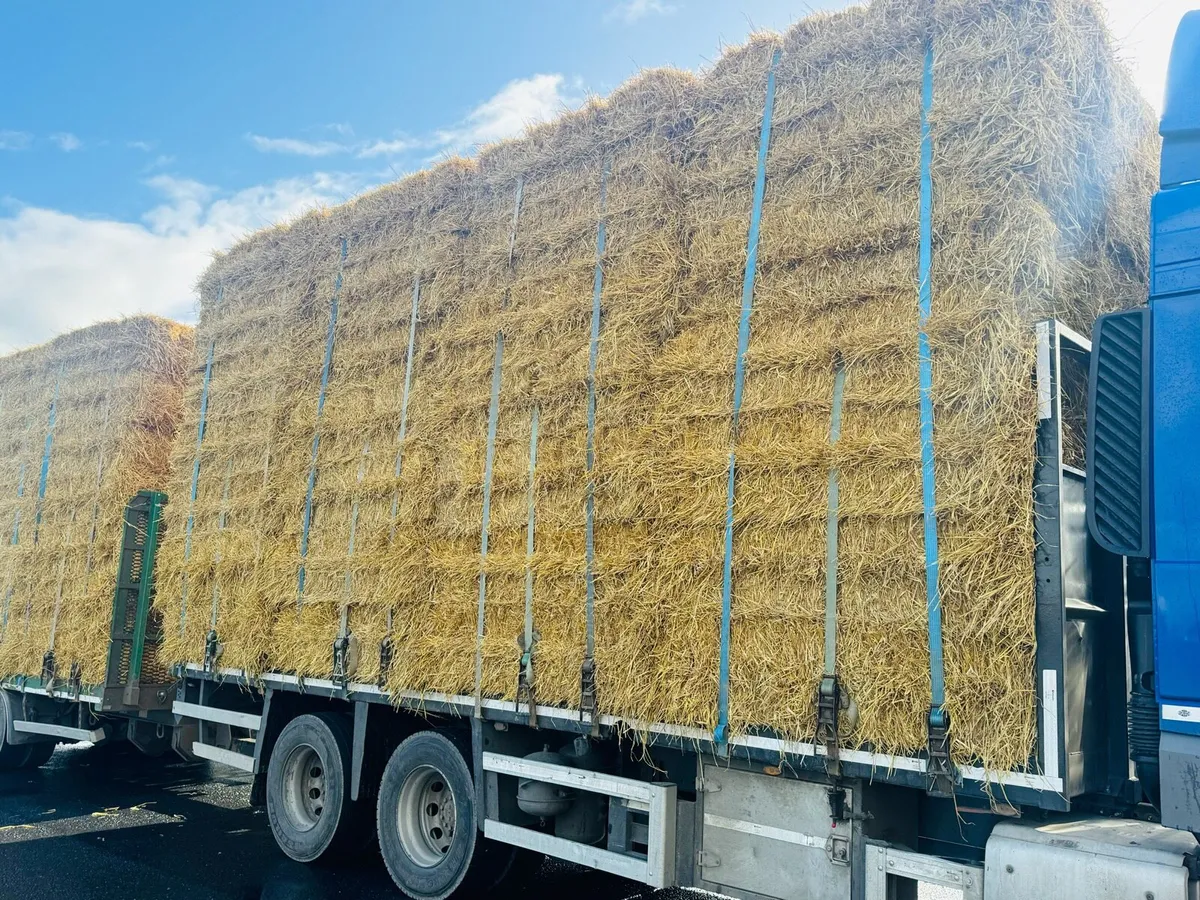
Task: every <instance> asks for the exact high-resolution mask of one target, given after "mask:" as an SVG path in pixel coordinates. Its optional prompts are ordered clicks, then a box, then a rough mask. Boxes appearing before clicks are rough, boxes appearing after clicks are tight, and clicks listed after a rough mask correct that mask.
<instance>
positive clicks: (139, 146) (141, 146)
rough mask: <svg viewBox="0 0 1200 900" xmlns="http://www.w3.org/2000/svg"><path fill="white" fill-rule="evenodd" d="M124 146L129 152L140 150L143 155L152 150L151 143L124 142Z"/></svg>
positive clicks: (152, 143)
mask: <svg viewBox="0 0 1200 900" xmlns="http://www.w3.org/2000/svg"><path fill="white" fill-rule="evenodd" d="M125 146H126V147H128V148H129V149H130V150H141V151H142V152H143V153H149V152H150V151H151V150H153V149H154V146H155V144H154V142H153V141H126V142H125Z"/></svg>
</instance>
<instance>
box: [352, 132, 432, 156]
mask: <svg viewBox="0 0 1200 900" xmlns="http://www.w3.org/2000/svg"><path fill="white" fill-rule="evenodd" d="M428 146H429V144H428V143H427V142H423V141H419V140H416V139H414V138H404V137H401V138H396V139H394V140H391V141H375V142H374V143H372V144H364V145H363V146H362V147H361V148H360V149H359V151H358V155H359V157H360V158H361V159H368V158H370V157H372V156H398V155H399V154H401V153H408V152H409V151H410V150H415V149H417V148H418V147H428Z"/></svg>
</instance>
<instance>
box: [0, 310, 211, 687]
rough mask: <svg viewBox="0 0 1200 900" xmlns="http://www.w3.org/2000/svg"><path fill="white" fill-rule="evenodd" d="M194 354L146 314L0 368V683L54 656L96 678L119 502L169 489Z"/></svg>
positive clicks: (10, 359)
mask: <svg viewBox="0 0 1200 900" xmlns="http://www.w3.org/2000/svg"><path fill="white" fill-rule="evenodd" d="M191 356H192V329H190V328H187V327H185V326H182V325H177V324H175V323H174V322H168V321H166V320H165V319H159V318H154V317H149V316H145V317H137V318H130V319H124V320H122V321H119V322H105V323H103V324H100V325H94V326H92V327H90V328H84V329H81V330H79V331H74V332H71V333H70V334H66V335H63V336H62V337H59V338H56V339H55V340H53V341H51V342H50V343H48V344H44V345H42V346H40V347H35V348H33V349H31V350H24V351H21V352H19V353H14V354H12V355H10V356H6V357H3V358H0V404H2V406H0V448H2V451H0V528H3V529H4V532H3V539H2V540H0V578H2V579H3V585H0V591H2V592H3V593H0V675H3V676H4V677H8V676H11V675H15V674H25V675H34V676H37V675H40V674H41V672H42V660H43V657H44V655H45V654H46V652H47V651H48V650H53V651H54V658H55V663H56V674H57V677H59V678H61V679H63V680H65V679H66V678H67V677H68V675H69V673H70V672H71V669H72V667H73V666H74V665H75V664H78V666H79V672H80V675H81V677H82V679H83V682H84V683H85V684H96V683H102V682H103V680H104V666H105V659H106V656H107V653H108V639H109V627H110V623H111V620H112V604H113V591H114V589H115V586H116V574H117V561H118V555H119V551H120V543H121V537H122V532H123V514H124V511H125V506H126V504H127V503H128V502H129V499H130V498H131V497H132V496H133V495H134V494H136V493H137V492H138V491H139V490H143V489H152V490H162V489H163V488H164V487H165V486H166V480H167V465H168V461H169V458H170V447H171V443H172V440H173V439H174V436H175V426H176V424H177V422H178V421H179V418H180V412H181V402H180V401H181V399H182V394H183V385H184V381H185V379H186V377H187V367H188V364H189V361H190V359H191ZM43 485H44V496H42V497H40V498H39V489H40V488H41V487H42V486H43Z"/></svg>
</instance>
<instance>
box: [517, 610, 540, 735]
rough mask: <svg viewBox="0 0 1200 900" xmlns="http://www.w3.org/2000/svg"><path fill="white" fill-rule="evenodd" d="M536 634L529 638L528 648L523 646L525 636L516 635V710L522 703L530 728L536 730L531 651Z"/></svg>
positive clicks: (535, 701) (535, 642) (535, 643)
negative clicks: (518, 653) (517, 652)
mask: <svg viewBox="0 0 1200 900" xmlns="http://www.w3.org/2000/svg"><path fill="white" fill-rule="evenodd" d="M538 637H539V635H538V633H537V632H536V631H535V632H533V633H532V634H531V635H530V637H529V646H528V647H526V646H525V635H524V634H520V635H517V649H518V650H520V651H521V658H520V661H519V662H518V664H517V666H518V668H517V710H518V711H519V710H520V709H521V704H522V703H524V704H525V707H526V710H527V715H528V717H529V718H528V723H529V727H530V728H537V727H538V721H537V697H536V695H535V694H534V690H533V650H534V648H535V647H536V646H537V642H538Z"/></svg>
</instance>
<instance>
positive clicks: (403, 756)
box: [375, 731, 540, 900]
mask: <svg viewBox="0 0 1200 900" xmlns="http://www.w3.org/2000/svg"><path fill="white" fill-rule="evenodd" d="M462 743H463V745H464V746H462V747H460V746H459V745H458V743H456V742H455V741H454V740H452V739H451V738H449V737H447V736H446V735H443V734H440V733H438V732H436V731H419V732H417V733H416V734H414V735H412V736H411V737H409V738H408V739H406V740H405V741H404V742H403V743H402V744H400V746H399V747H397V748H396V750H395V751H394V752H393V753H392V758H391V759H390V760H388V764H387V768H385V769H384V771H383V780H382V781H381V782H380V785H379V802H378V805H377V807H376V818H375V828H376V831H377V833H378V835H379V850H380V853H381V854H382V856H383V861H384V863H385V864H386V865H387V868H388V872H389V873H391V876H392V880H393V881H395V882H396V886H397V887H398V888H400V890H401V891H403V892H404V893H405V894H406V895H408V896H409V897H412V898H413V900H445V898H447V897H450V896H451V895H456V896H461V897H486V896H491V892H492V889H493V888H495V887H496V886H497V885H499V884H500V882H501V881H504V880H505V879H506V878H507V877H508V876H509V875H510V874H513V875H515V874H516V873H517V869H518V868H520V869H524V868H526V865H527V863H528V861H529V856H528V855H522V852H521V851H519V850H517V848H515V847H508V846H505V845H503V844H498V843H496V842H495V841H489V840H485V839H484V838H483V836H482V835H480V834H479V831H478V829H477V828H476V826H475V784H474V780H473V779H472V777H471V770H470V768H469V767H468V766H467V762H466V756H467V755H469V748H468V747H467V746H466V742H465V741H463V742H462ZM431 772H432V773H434V774H433V775H432V776H431V775H430V773H431ZM430 777H433V778H434V780H433V782H429V781H428V779H429V778H430ZM423 785H425V786H424V787H423ZM439 785H440V787H439ZM429 792H433V793H434V794H437V795H440V796H444V795H445V793H447V792H448V793H449V795H450V799H451V800H452V808H453V816H452V818H451V819H447V820H442V821H445V822H446V823H447V824H448V823H449V821H451V820H452V821H453V828H454V831H453V834H452V835H451V836H449V838H448V839H447V838H446V836H445V834H444V833H443V834H439V835H436V836H434V835H433V834H431V836H430V837H431V841H430V843H425V842H424V838H423V837H422V836H421V835H419V834H418V833H417V829H416V828H415V827H414V825H415V823H414V822H413V821H412V819H411V817H407V816H405V815H402V809H409V810H411V809H413V808H417V807H418V804H417V803H416V802H414V800H413V798H414V797H420V796H424V797H428V796H429ZM402 803H404V804H405V806H404V807H402ZM435 805H436V803H434V804H424V805H423V806H421V807H420V808H424V809H425V811H426V812H427V813H428V814H429V816H430V817H431V818H432V817H435V815H436V814H435V812H434V811H433V807H434V806H435ZM446 807H447V804H445V803H443V804H442V806H441V809H440V810H439V811H438V812H444V811H445V810H446ZM403 818H409V822H410V824H409V826H408V828H407V830H406V834H405V836H404V837H402V836H401V824H400V823H401V820H402V819H403ZM427 824H428V822H427ZM430 844H432V845H435V846H430ZM441 847H444V848H445V849H444V851H442V852H441V853H440V858H436V859H435V857H434V850H435V849H440V848H441ZM535 859H536V858H535ZM538 861H539V862H540V859H539V860H538ZM518 864H520V865H518Z"/></svg>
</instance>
